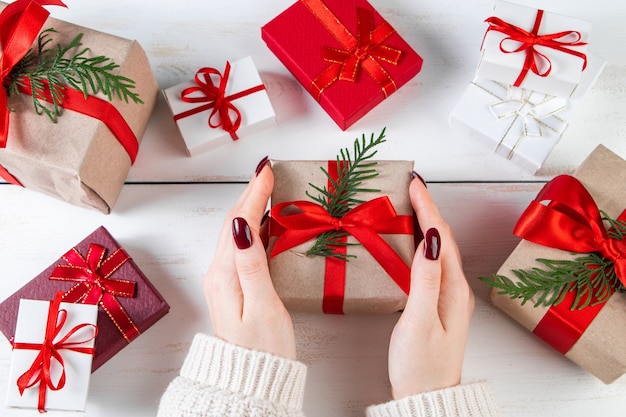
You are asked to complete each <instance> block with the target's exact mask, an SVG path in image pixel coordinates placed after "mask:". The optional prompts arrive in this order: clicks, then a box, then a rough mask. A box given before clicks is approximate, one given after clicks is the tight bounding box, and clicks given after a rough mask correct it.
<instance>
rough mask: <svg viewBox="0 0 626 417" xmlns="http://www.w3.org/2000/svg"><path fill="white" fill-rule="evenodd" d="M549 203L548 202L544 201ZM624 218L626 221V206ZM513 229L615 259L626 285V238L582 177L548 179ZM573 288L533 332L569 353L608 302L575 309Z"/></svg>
mask: <svg viewBox="0 0 626 417" xmlns="http://www.w3.org/2000/svg"><path fill="white" fill-rule="evenodd" d="M545 201H549V203H548V204H547V205H544V204H542V202H545ZM618 220H623V221H626V210H624V212H622V214H621V215H620V216H619V218H618ZM513 233H514V234H515V235H517V236H519V237H521V238H523V239H526V240H528V241H531V242H533V243H537V244H539V245H543V246H547V247H551V248H556V249H561V250H564V251H570V252H576V253H589V252H598V253H600V254H601V255H602V256H604V257H605V258H607V259H608V260H610V261H611V262H613V264H614V267H615V273H616V275H617V277H618V278H619V279H620V281H621V282H622V283H623V284H624V285H626V240H618V239H613V238H611V237H610V236H609V235H608V232H607V230H606V228H605V226H604V224H603V222H602V216H601V214H600V211H599V209H598V207H597V205H596V203H595V201H594V200H593V197H592V196H591V194H589V192H588V191H587V189H586V188H585V187H584V186H583V185H582V184H581V183H580V181H578V180H577V179H576V178H574V177H572V176H569V175H560V176H558V177H555V178H554V179H553V180H552V181H550V182H548V183H547V184H546V185H545V186H544V187H543V189H542V190H541V191H540V192H539V194H538V195H537V197H536V198H535V200H533V201H532V202H531V203H530V205H529V206H528V208H527V209H526V210H525V211H524V213H523V214H522V216H521V217H520V219H519V221H518V223H517V225H516V226H515V229H514V231H513ZM574 297H575V292H574V291H569V292H568V293H567V295H566V298H565V299H564V300H563V301H562V302H561V303H560V304H558V305H556V306H552V307H550V309H548V311H547V312H546V314H545V315H544V316H543V318H542V319H541V321H540V322H539V323H538V324H537V326H536V327H535V329H534V330H533V332H534V333H535V334H536V335H538V336H539V337H541V338H542V339H544V340H545V341H546V342H548V343H549V344H550V345H551V346H553V347H554V348H555V349H556V350H557V351H559V352H561V353H563V354H565V353H567V352H568V351H569V350H570V349H571V347H572V346H573V345H574V344H575V343H576V342H577V341H578V339H579V338H580V336H581V335H582V334H583V333H584V332H585V330H586V329H587V327H589V325H590V324H591V322H592V321H593V319H594V318H595V317H596V316H597V314H598V313H599V312H600V310H601V309H602V307H603V306H604V303H599V304H596V305H589V306H587V307H585V308H584V309H581V310H571V309H570V306H571V305H572V302H573V300H574Z"/></svg>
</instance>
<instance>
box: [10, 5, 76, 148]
mask: <svg viewBox="0 0 626 417" xmlns="http://www.w3.org/2000/svg"><path fill="white" fill-rule="evenodd" d="M44 5H54V6H63V7H67V6H65V4H63V2H61V1H60V0H17V1H16V2H14V3H11V4H9V5H7V6H6V7H5V8H4V10H2V13H0V46H1V48H0V51H1V53H2V55H0V84H1V85H2V87H5V86H6V83H7V77H8V76H9V74H10V73H11V70H12V69H13V67H14V66H15V65H16V64H17V63H18V62H19V61H20V60H21V59H22V58H24V56H25V55H26V53H28V50H29V49H30V47H31V45H32V44H33V42H34V41H35V39H37V34H38V33H39V31H40V30H41V28H42V26H43V24H44V23H45V22H46V19H48V16H49V15H50V12H48V11H47V10H46V9H44V8H43V7H42V6H44ZM9 115H10V111H9V103H8V96H7V92H6V90H5V88H0V148H4V147H5V146H6V141H7V136H8V132H9Z"/></svg>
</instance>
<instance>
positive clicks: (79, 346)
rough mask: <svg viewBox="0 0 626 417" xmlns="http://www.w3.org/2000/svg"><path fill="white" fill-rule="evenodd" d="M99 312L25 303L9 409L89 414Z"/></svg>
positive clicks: (15, 350)
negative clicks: (80, 411)
mask: <svg viewBox="0 0 626 417" xmlns="http://www.w3.org/2000/svg"><path fill="white" fill-rule="evenodd" d="M97 316H98V307H97V306H96V305H90V304H72V303H62V302H61V295H58V296H57V297H56V298H55V299H54V300H53V301H38V300H24V299H22V300H20V307H19V312H18V318H17V328H16V331H15V338H14V340H13V358H12V362H11V370H10V373H9V384H8V385H9V386H8V391H7V406H8V407H19V408H37V409H39V410H40V411H44V410H47V409H50V410H84V409H85V404H86V402H87V392H88V389H89V378H90V376H91V360H92V357H93V347H94V340H95V338H96V334H97V328H96V320H97Z"/></svg>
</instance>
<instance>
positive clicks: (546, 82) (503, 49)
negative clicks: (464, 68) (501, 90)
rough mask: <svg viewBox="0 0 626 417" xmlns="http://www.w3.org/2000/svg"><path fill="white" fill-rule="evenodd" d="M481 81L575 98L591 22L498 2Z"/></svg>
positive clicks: (480, 71)
mask: <svg viewBox="0 0 626 417" xmlns="http://www.w3.org/2000/svg"><path fill="white" fill-rule="evenodd" d="M486 22H487V23H488V24H489V27H488V29H487V32H486V33H485V35H484V39H483V44H482V47H481V50H482V57H481V60H480V64H479V66H478V70H477V74H476V77H478V78H486V79H489V80H494V81H498V82H501V83H504V84H510V85H515V86H518V87H523V88H527V89H529V90H534V91H539V92H542V93H546V94H549V95H553V96H559V97H569V96H570V94H571V93H572V92H573V91H574V89H575V88H576V86H577V85H578V84H579V83H580V80H581V77H582V73H583V71H585V63H586V61H585V56H586V54H587V42H588V37H589V33H590V32H591V23H589V22H587V21H585V20H582V19H577V18H574V17H568V16H562V15H559V14H556V13H551V12H549V11H544V10H541V9H535V8H531V7H526V6H522V5H519V4H514V3H509V2H505V1H496V2H495V7H494V10H493V14H492V16H491V17H489V18H488V19H487V20H486Z"/></svg>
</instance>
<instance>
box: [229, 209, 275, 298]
mask: <svg viewBox="0 0 626 417" xmlns="http://www.w3.org/2000/svg"><path fill="white" fill-rule="evenodd" d="M233 240H234V243H235V246H236V248H235V267H236V269H237V275H238V277H239V285H240V286H241V292H242V293H243V299H244V307H245V305H246V304H250V303H258V302H263V301H267V300H270V299H271V300H273V299H275V298H276V297H277V295H276V290H274V285H273V283H272V279H271V277H270V273H269V267H268V265H267V256H266V254H265V250H264V249H263V244H262V242H261V238H260V237H259V235H258V234H253V232H252V230H251V229H250V226H249V224H248V222H247V221H246V219H244V218H243V217H235V218H234V219H233Z"/></svg>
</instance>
